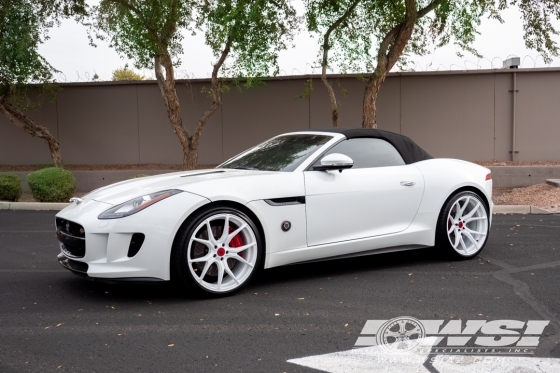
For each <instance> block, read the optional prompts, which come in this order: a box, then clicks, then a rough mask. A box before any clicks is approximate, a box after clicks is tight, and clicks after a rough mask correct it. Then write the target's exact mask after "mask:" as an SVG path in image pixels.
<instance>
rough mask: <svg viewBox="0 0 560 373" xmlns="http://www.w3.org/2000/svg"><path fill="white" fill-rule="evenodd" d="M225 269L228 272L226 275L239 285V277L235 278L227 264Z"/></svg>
mask: <svg viewBox="0 0 560 373" xmlns="http://www.w3.org/2000/svg"><path fill="white" fill-rule="evenodd" d="M224 269H225V270H226V273H227V274H228V275H229V277H231V278H232V279H233V280H234V281H235V282H237V283H238V284H239V280H238V279H237V277H235V275H234V274H233V272H232V271H231V269H230V268H229V266H228V265H227V263H226V264H225V265H224Z"/></svg>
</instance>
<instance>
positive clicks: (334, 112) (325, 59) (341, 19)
mask: <svg viewBox="0 0 560 373" xmlns="http://www.w3.org/2000/svg"><path fill="white" fill-rule="evenodd" d="M360 1H361V0H354V2H353V3H352V4H351V5H350V7H348V9H346V12H344V14H343V15H342V16H340V17H339V18H338V19H337V20H336V21H335V22H334V23H333V24H332V25H331V26H330V27H329V28H328V29H327V32H325V36H324V37H323V59H322V61H321V80H322V81H323V84H324V85H325V88H326V89H327V93H328V95H329V99H330V101H331V118H332V123H333V127H338V102H337V101H336V95H335V93H334V89H333V87H332V85H331V83H329V81H328V80H327V67H328V61H329V49H330V47H331V46H330V43H329V38H330V36H331V34H332V32H333V31H335V30H336V29H337V28H338V27H339V26H340V25H341V24H342V22H344V21H345V20H346V19H348V17H350V16H351V15H352V12H354V9H356V6H358V3H359V2H360Z"/></svg>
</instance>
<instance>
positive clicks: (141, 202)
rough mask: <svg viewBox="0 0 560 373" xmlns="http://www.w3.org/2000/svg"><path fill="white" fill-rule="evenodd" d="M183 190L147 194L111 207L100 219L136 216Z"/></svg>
mask: <svg viewBox="0 0 560 373" xmlns="http://www.w3.org/2000/svg"><path fill="white" fill-rule="evenodd" d="M181 192H182V190H177V189H172V190H164V191H161V192H156V193H152V194H147V195H145V196H142V197H138V198H134V199H132V200H130V201H128V202H125V203H121V204H120V205H117V206H114V207H111V208H110V209H109V210H107V211H105V212H103V213H101V215H99V216H98V217H97V218H98V219H118V218H124V217H125V216H129V215H132V214H136V213H137V212H138V211H142V210H144V209H145V208H146V207H148V206H151V205H153V204H154V203H156V202H159V201H161V200H162V199H166V198H167V197H171V196H173V195H175V194H177V193H181Z"/></svg>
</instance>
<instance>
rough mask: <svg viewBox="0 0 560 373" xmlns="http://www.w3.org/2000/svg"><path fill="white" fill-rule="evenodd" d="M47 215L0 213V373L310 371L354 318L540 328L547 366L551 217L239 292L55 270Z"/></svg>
mask: <svg viewBox="0 0 560 373" xmlns="http://www.w3.org/2000/svg"><path fill="white" fill-rule="evenodd" d="M54 215H55V213H54V212H30V211H0V258H1V260H0V372H2V373H15V372H18V373H19V372H112V371H114V372H312V371H316V370H313V369H311V368H308V367H305V366H301V365H297V364H292V363H289V362H287V360H290V359H296V358H302V357H306V356H313V355H319V354H326V353H332V352H337V351H346V350H350V349H352V348H353V347H354V344H355V343H356V340H357V338H358V337H359V336H360V332H361V331H362V329H363V327H364V324H365V322H366V321H367V320H372V319H380V320H386V319H391V318H394V317H398V316H411V317H414V318H417V319H426V320H430V319H445V320H452V319H461V320H470V319H480V320H500V319H513V320H524V321H527V320H550V321H551V322H550V324H549V325H548V326H547V327H546V328H545V330H544V334H543V335H542V337H541V339H540V344H539V347H538V348H537V349H536V352H535V355H536V356H540V357H555V358H560V345H559V344H560V324H559V320H560V317H559V314H560V288H559V283H560V275H559V267H560V216H558V215H494V217H493V219H494V220H493V226H492V231H491V235H490V239H489V242H488V244H487V245H486V248H485V249H484V250H483V251H482V253H481V254H480V256H479V257H478V258H475V259H473V260H468V261H451V260H449V259H446V258H444V257H443V256H442V255H441V253H440V252H438V251H437V249H423V250H416V251H409V252H400V253H392V254H382V255H374V256H369V257H362V258H355V259H345V260H337V261H330V262H321V263H314V264H304V265H296V266H288V267H281V268H274V269H270V270H265V271H262V272H261V273H260V274H259V276H258V277H257V278H255V279H254V280H253V282H252V283H251V284H249V286H247V287H246V288H245V289H244V290H242V291H241V292H240V293H238V294H236V295H234V296H231V297H227V298H221V299H204V300H201V299H197V298H193V297H191V296H189V294H185V293H184V292H182V291H181V289H178V288H176V287H175V286H173V285H172V284H167V283H164V284H159V285H149V286H146V285H106V284H100V283H94V282H91V281H87V280H85V279H83V278H81V277H78V276H75V275H73V274H71V273H69V272H68V271H66V270H65V269H63V268H62V267H61V266H60V265H59V264H58V262H57V260H56V256H57V254H58V253H59V248H58V244H57V241H56V237H55V234H54Z"/></svg>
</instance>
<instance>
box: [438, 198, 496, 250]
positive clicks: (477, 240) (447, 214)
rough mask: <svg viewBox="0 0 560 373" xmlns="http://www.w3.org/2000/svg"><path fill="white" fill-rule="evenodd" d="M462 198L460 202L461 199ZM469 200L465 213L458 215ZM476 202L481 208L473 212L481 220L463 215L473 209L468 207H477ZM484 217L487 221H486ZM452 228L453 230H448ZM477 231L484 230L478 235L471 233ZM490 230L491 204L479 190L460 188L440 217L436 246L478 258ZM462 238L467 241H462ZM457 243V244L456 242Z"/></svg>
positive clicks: (448, 201)
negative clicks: (477, 192) (460, 190)
mask: <svg viewBox="0 0 560 373" xmlns="http://www.w3.org/2000/svg"><path fill="white" fill-rule="evenodd" d="M458 201H459V203H457V202H458ZM462 201H463V202H464V203H463V205H461V202H462ZM465 204H467V206H466V207H464V210H465V211H464V212H463V214H462V216H458V215H457V213H459V212H460V209H461V207H463V206H464V205H465ZM475 206H478V208H477V211H475V212H474V213H473V216H475V217H476V218H477V220H474V219H473V220H469V219H470V218H467V219H463V218H464V217H465V216H467V215H468V212H470V211H467V209H469V207H471V211H472V210H474V209H475ZM454 214H455V216H454ZM484 216H485V217H486V219H485V220H484V218H483V217H484ZM471 218H472V217H471ZM484 221H485V223H483V222H484ZM479 222H480V223H479ZM475 223H476V224H475ZM473 228H474V229H473ZM451 230H452V232H451V233H448V232H449V231H451ZM473 231H476V232H481V233H482V234H479V235H475V234H472V233H471V232H473ZM489 234H490V216H489V212H488V206H487V205H486V203H485V202H484V200H483V199H482V198H481V197H480V196H479V195H478V194H476V193H473V192H470V191H464V192H459V193H457V194H454V195H452V196H451V197H450V198H449V199H448V200H447V201H446V202H445V204H444V205H443V207H442V209H441V212H440V214H439V217H438V221H437V227H436V246H437V247H438V248H439V249H441V250H443V252H445V253H446V254H447V255H448V256H450V257H452V258H454V259H460V260H465V259H472V258H474V257H475V256H477V255H478V254H479V253H480V252H481V251H482V249H484V247H485V246H486V243H487V242H488V236H489ZM469 236H470V237H469ZM471 237H472V239H471ZM473 239H474V240H473ZM461 240H462V241H463V242H461ZM452 241H453V242H452ZM481 241H482V242H481ZM454 244H456V245H457V246H454ZM469 248H470V250H469Z"/></svg>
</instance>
